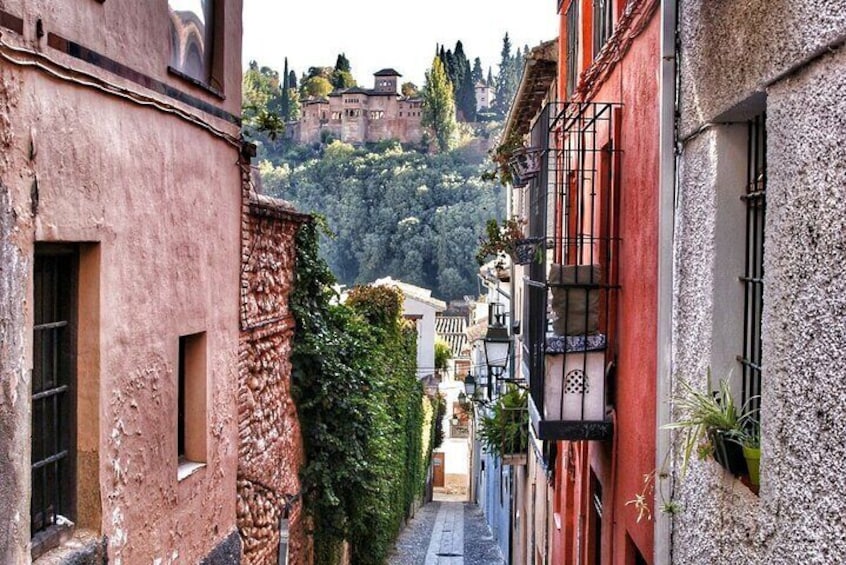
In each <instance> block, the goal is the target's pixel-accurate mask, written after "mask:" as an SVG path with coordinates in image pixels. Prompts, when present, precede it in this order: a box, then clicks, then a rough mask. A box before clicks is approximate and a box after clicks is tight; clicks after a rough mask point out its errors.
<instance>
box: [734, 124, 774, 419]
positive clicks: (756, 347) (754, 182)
mask: <svg viewBox="0 0 846 565" xmlns="http://www.w3.org/2000/svg"><path fill="white" fill-rule="evenodd" d="M748 128H749V133H748V138H747V150H746V190H745V193H744V194H743V195H742V196H741V199H742V200H743V201H744V202H745V204H746V261H745V264H746V267H745V270H744V274H743V276H741V277H740V281H741V283H742V284H743V291H744V299H743V351H742V353H741V355H739V356H738V358H737V359H738V361H739V362H740V365H741V367H742V369H743V370H742V375H743V378H742V402H743V405H744V406H748V408H749V409H750V410H751V412H752V414H753V418H754V420H755V421H759V419H760V417H759V411H760V407H761V342H762V340H761V314H762V310H763V307H764V220H765V213H766V192H767V132H766V116H765V114H760V115H758V116H756V117H755V118H753V119H752V120H750V121H749V123H748Z"/></svg>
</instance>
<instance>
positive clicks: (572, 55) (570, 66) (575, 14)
mask: <svg viewBox="0 0 846 565" xmlns="http://www.w3.org/2000/svg"><path fill="white" fill-rule="evenodd" d="M578 58H579V3H578V2H577V1H576V0H573V2H571V3H570V7H569V8H568V9H567V97H568V98H569V97H570V96H572V95H573V92H575V90H576V79H577V78H578V72H579V61H578Z"/></svg>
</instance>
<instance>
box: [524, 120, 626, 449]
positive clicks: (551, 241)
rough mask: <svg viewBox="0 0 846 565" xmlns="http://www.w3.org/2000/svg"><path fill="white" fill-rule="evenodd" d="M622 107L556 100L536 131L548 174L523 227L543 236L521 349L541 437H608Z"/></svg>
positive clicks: (535, 189)
mask: <svg viewBox="0 0 846 565" xmlns="http://www.w3.org/2000/svg"><path fill="white" fill-rule="evenodd" d="M619 113H620V106H619V105H618V104H612V103H554V104H550V105H548V106H547V107H546V108H545V109H544V110H543V112H542V114H541V116H540V119H539V120H538V121H537V122H536V125H535V128H534V130H533V131H532V145H536V146H543V147H544V149H545V151H544V166H543V170H542V172H541V173H540V174H539V175H538V176H537V178H536V179H534V180H533V181H532V183H531V184H530V185H529V210H528V226H527V231H528V234H529V236H530V237H538V238H542V239H543V241H544V242H545V244H544V245H543V246H542V247H543V249H542V253H541V254H540V255H541V257H539V260H537V261H535V262H533V263H532V264H531V265H530V266H529V269H528V278H527V280H526V282H525V284H526V289H525V295H526V296H527V311H526V313H525V314H524V319H525V320H526V322H525V323H526V336H525V341H524V354H525V355H526V356H527V358H528V365H529V373H530V385H529V386H530V394H531V400H532V402H531V403H530V411H531V412H532V422H533V425H534V426H535V427H536V432H537V433H538V436H539V437H540V438H541V439H574V440H575V439H602V438H605V437H608V435H609V434H610V433H611V429H610V424H609V423H608V422H607V421H606V418H605V412H606V402H607V398H606V394H605V390H606V382H605V381H606V378H607V375H609V374H611V371H610V368H611V367H612V361H613V358H614V351H615V343H616V342H615V340H616V323H615V322H616V305H617V291H618V289H619V284H618V272H617V265H618V254H619V230H618V217H619V194H620V187H619V179H620V164H621V159H620V149H619V147H620V133H619V129H618V124H619Z"/></svg>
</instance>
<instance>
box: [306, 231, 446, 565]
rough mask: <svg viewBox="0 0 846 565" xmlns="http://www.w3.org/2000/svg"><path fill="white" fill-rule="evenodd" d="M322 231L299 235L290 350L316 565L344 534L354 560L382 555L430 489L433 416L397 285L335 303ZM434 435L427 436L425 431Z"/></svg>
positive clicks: (333, 553) (333, 559)
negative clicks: (427, 482) (415, 503)
mask: <svg viewBox="0 0 846 565" xmlns="http://www.w3.org/2000/svg"><path fill="white" fill-rule="evenodd" d="M318 240H319V231H318V226H316V225H315V224H306V225H304V226H303V227H302V228H301V229H300V231H299V233H298V235H297V269H296V283H295V287H294V292H293V294H292V296H291V309H292V311H293V313H294V316H295V318H296V322H297V326H296V332H295V337H294V348H293V352H292V356H291V361H292V366H293V371H292V374H293V393H294V399H295V401H296V403H297V410H298V413H299V418H300V424H301V428H302V433H303V442H304V446H305V453H306V463H305V466H304V468H303V469H302V470H301V480H302V483H303V490H304V493H305V494H304V502H305V510H306V513H307V515H308V516H309V517H310V519H311V522H312V527H313V534H314V543H315V557H316V562H317V563H318V564H334V563H337V562H338V560H339V557H340V549H341V545H342V542H343V541H344V540H347V541H348V542H349V543H350V549H351V555H352V563H354V564H362V565H364V564H380V563H383V562H384V560H385V558H386V556H387V553H388V551H389V550H390V548H391V545H392V543H393V541H394V539H395V538H396V536H397V534H398V533H399V529H400V526H401V524H402V521H403V520H404V519H405V518H406V516H407V513H408V510H409V509H410V507H411V505H412V503H413V501H414V500H415V499H416V498H419V497H420V496H422V494H423V486H424V483H425V476H426V469H427V467H428V464H429V460H430V453H431V445H432V438H431V435H430V434H431V430H432V429H433V427H434V426H433V422H432V421H431V420H424V418H431V417H432V416H433V414H434V410H433V409H432V408H431V407H427V406H426V403H428V402H429V401H428V399H427V398H426V397H424V395H423V389H422V386H421V384H420V383H419V382H418V381H417V379H416V336H417V334H416V331H415V330H414V327H413V326H411V325H410V324H407V323H405V322H404V321H403V320H402V318H401V317H400V312H401V305H402V298H401V294H400V293H399V291H398V290H396V289H390V288H372V287H362V288H357V289H355V290H354V291H353V292H352V293H351V298H350V300H349V303H348V304H347V305H343V304H336V303H334V298H335V294H334V293H333V291H332V290H331V285H332V284H333V283H334V282H335V279H334V277H333V276H332V273H331V271H330V270H329V267H328V265H327V264H326V263H325V262H324V261H323V260H322V259H320V256H319V243H318ZM424 434H426V435H424Z"/></svg>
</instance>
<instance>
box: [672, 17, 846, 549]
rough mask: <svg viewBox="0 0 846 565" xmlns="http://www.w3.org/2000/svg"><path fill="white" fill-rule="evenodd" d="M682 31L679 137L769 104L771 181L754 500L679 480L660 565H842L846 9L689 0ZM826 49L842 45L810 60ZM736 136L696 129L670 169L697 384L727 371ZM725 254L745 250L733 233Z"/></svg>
mask: <svg viewBox="0 0 846 565" xmlns="http://www.w3.org/2000/svg"><path fill="white" fill-rule="evenodd" d="M681 22H682V42H683V52H682V57H683V58H682V76H681V81H682V93H683V100H682V104H683V106H682V110H683V116H682V123H683V124H684V130H685V131H686V132H688V133H689V132H693V131H696V130H697V129H698V128H699V127H700V126H702V125H703V124H704V123H705V122H707V121H709V120H713V119H715V118H718V117H726V116H728V117H729V118H731V119H738V120H740V119H743V118H748V117H751V115H752V114H754V113H755V111H757V110H763V109H764V108H766V112H767V124H766V125H767V179H768V182H767V217H766V227H765V229H766V232H765V233H766V235H765V247H764V249H765V250H764V262H765V266H764V273H765V274H764V284H765V287H764V288H765V290H764V310H763V377H762V408H761V425H762V458H761V487H760V495H759V496H756V495H754V494H753V493H752V492H751V491H750V490H749V489H747V488H746V487H745V486H743V485H742V484H741V483H740V482H739V481H738V480H735V479H734V478H733V477H731V476H730V475H729V474H728V473H727V472H725V471H723V469H722V468H721V467H719V466H718V465H717V464H716V463H715V462H714V461H712V460H706V461H701V462H700V461H694V462H692V463H691V467H690V470H689V471H688V475H687V476H686V477H685V478H684V479H683V480H682V481H677V483H676V494H677V498H678V501H679V502H680V503H681V505H682V507H683V509H682V512H681V513H680V514H678V515H677V516H675V517H673V520H672V523H673V536H672V540H673V546H672V550H673V556H672V557H673V561H674V562H678V563H703V564H705V563H765V562H769V563H798V562H803V563H839V562H841V561H843V560H844V559H846V520H844V510H846V505H844V501H843V497H842V496H840V495H839V493H842V492H843V491H844V489H846V482H844V477H846V447H844V446H846V431H844V427H843V426H842V425H840V423H839V422H840V416H841V415H842V412H843V410H842V406H843V400H844V398H846V385H844V383H843V379H842V375H843V374H846V362H844V358H843V351H844V350H846V335H844V332H843V328H844V326H846V303H844V300H843V298H842V297H843V296H844V292H846V284H844V282H843V277H842V265H843V261H844V258H846V257H844V255H846V247H844V236H843V234H844V233H846V225H844V224H846V212H844V208H843V205H842V202H843V200H844V198H846V172H844V169H843V149H842V148H843V145H844V142H846V138H844V136H845V135H846V134H844V132H846V121H844V117H843V116H844V114H846V102H844V100H846V98H845V97H844V95H846V53H844V52H843V50H842V41H843V40H844V39H846V15H844V14H843V12H842V10H841V9H839V7H836V6H835V5H834V4H832V3H828V2H814V1H811V2H790V3H787V2H776V3H773V2H764V1H755V2H752V1H746V2H735V3H714V2H707V1H704V2H692V1H691V2H683V3H682V19H681ZM746 22H749V24H748V25H747V24H746ZM829 44H831V45H832V46H833V47H834V46H836V45H841V47H839V48H838V47H835V48H834V49H832V51H831V52H830V53H827V54H825V55H822V56H820V57H817V58H814V59H813V60H807V57H809V56H811V55H813V54H815V53H818V52H822V51H827V49H826V46H827V45H829ZM787 71H790V72H789V73H788V74H786V75H784V76H781V74H782V73H785V72H787ZM756 91H757V92H758V94H756ZM764 95H765V96H764ZM750 98H751V99H752V103H751V104H750V105H749V106H747V107H744V106H741V107H739V108H735V107H734V106H735V104H736V103H737V102H739V101H744V100H748V99H750ZM744 112H746V114H745V115H744ZM736 127H738V126H730V125H720V126H709V127H708V129H705V130H704V131H703V132H701V133H699V134H698V135H695V136H693V137H691V138H689V139H687V140H685V142H684V144H683V153H682V156H681V162H680V165H681V169H680V173H681V176H680V178H681V184H680V193H679V203H678V206H677V218H676V223H677V227H676V249H675V255H676V260H675V261H676V270H675V279H676V280H675V287H676V289H675V290H676V292H675V294H676V303H675V305H674V337H673V342H674V367H675V369H674V371H675V377H683V378H685V379H686V380H689V381H690V382H692V383H693V384H694V385H695V386H698V387H701V388H703V389H704V387H705V376H704V375H705V369H706V367H708V366H719V365H725V364H726V361H725V359H726V354H725V351H723V350H724V349H725V345H724V344H723V342H722V340H721V339H720V338H719V335H720V334H721V333H724V332H726V331H733V329H732V328H730V327H727V324H729V323H731V322H732V320H731V316H727V315H726V313H725V306H724V305H723V304H722V299H723V296H724V292H723V291H722V290H721V287H720V285H721V283H720V279H721V276H722V275H721V273H722V272H723V270H724V269H725V268H726V266H725V264H724V262H723V259H724V257H725V256H726V253H727V251H726V250H727V249H728V248H729V243H730V242H728V241H726V236H725V232H726V231H727V230H728V231H731V230H732V229H734V228H733V226H732V225H731V223H730V222H729V223H727V222H726V218H727V217H729V216H730V214H729V213H727V212H726V211H725V208H726V207H727V206H729V205H730V204H732V205H735V206H742V204H738V203H737V196H739V194H740V193H741V192H742V190H743V187H742V186H741V187H739V188H736V189H735V191H736V194H734V195H732V197H731V198H730V197H729V196H726V195H725V192H726V191H727V190H732V188H731V186H730V183H727V182H726V178H725V177H726V172H725V171H726V168H729V169H730V168H731V167H733V166H734V165H733V163H732V162H733V161H734V160H736V159H737V158H738V155H737V152H739V151H740V152H745V146H743V145H742V144H741V145H740V146H739V147H737V146H736V144H734V149H732V147H733V143H734V141H733V138H734V136H735V132H733V130H732V128H736ZM739 158H740V159H741V160H742V161H745V153H744V154H742V155H740V157H739ZM741 230H742V227H741ZM734 245H735V246H737V245H742V231H741V239H740V241H737V240H735V241H734ZM739 315H740V316H742V312H741V313H740V314H739ZM734 322H736V323H737V324H740V323H742V317H741V318H739V319H738V318H737V315H736V316H735V317H734ZM739 347H740V345H739V344H738V345H737V348H738V349H739ZM732 353H737V351H733V352H732ZM735 371H737V369H736V370H735ZM715 376H720V377H721V376H724V374H719V373H718V374H716V375H715ZM676 468H677V467H676Z"/></svg>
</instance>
